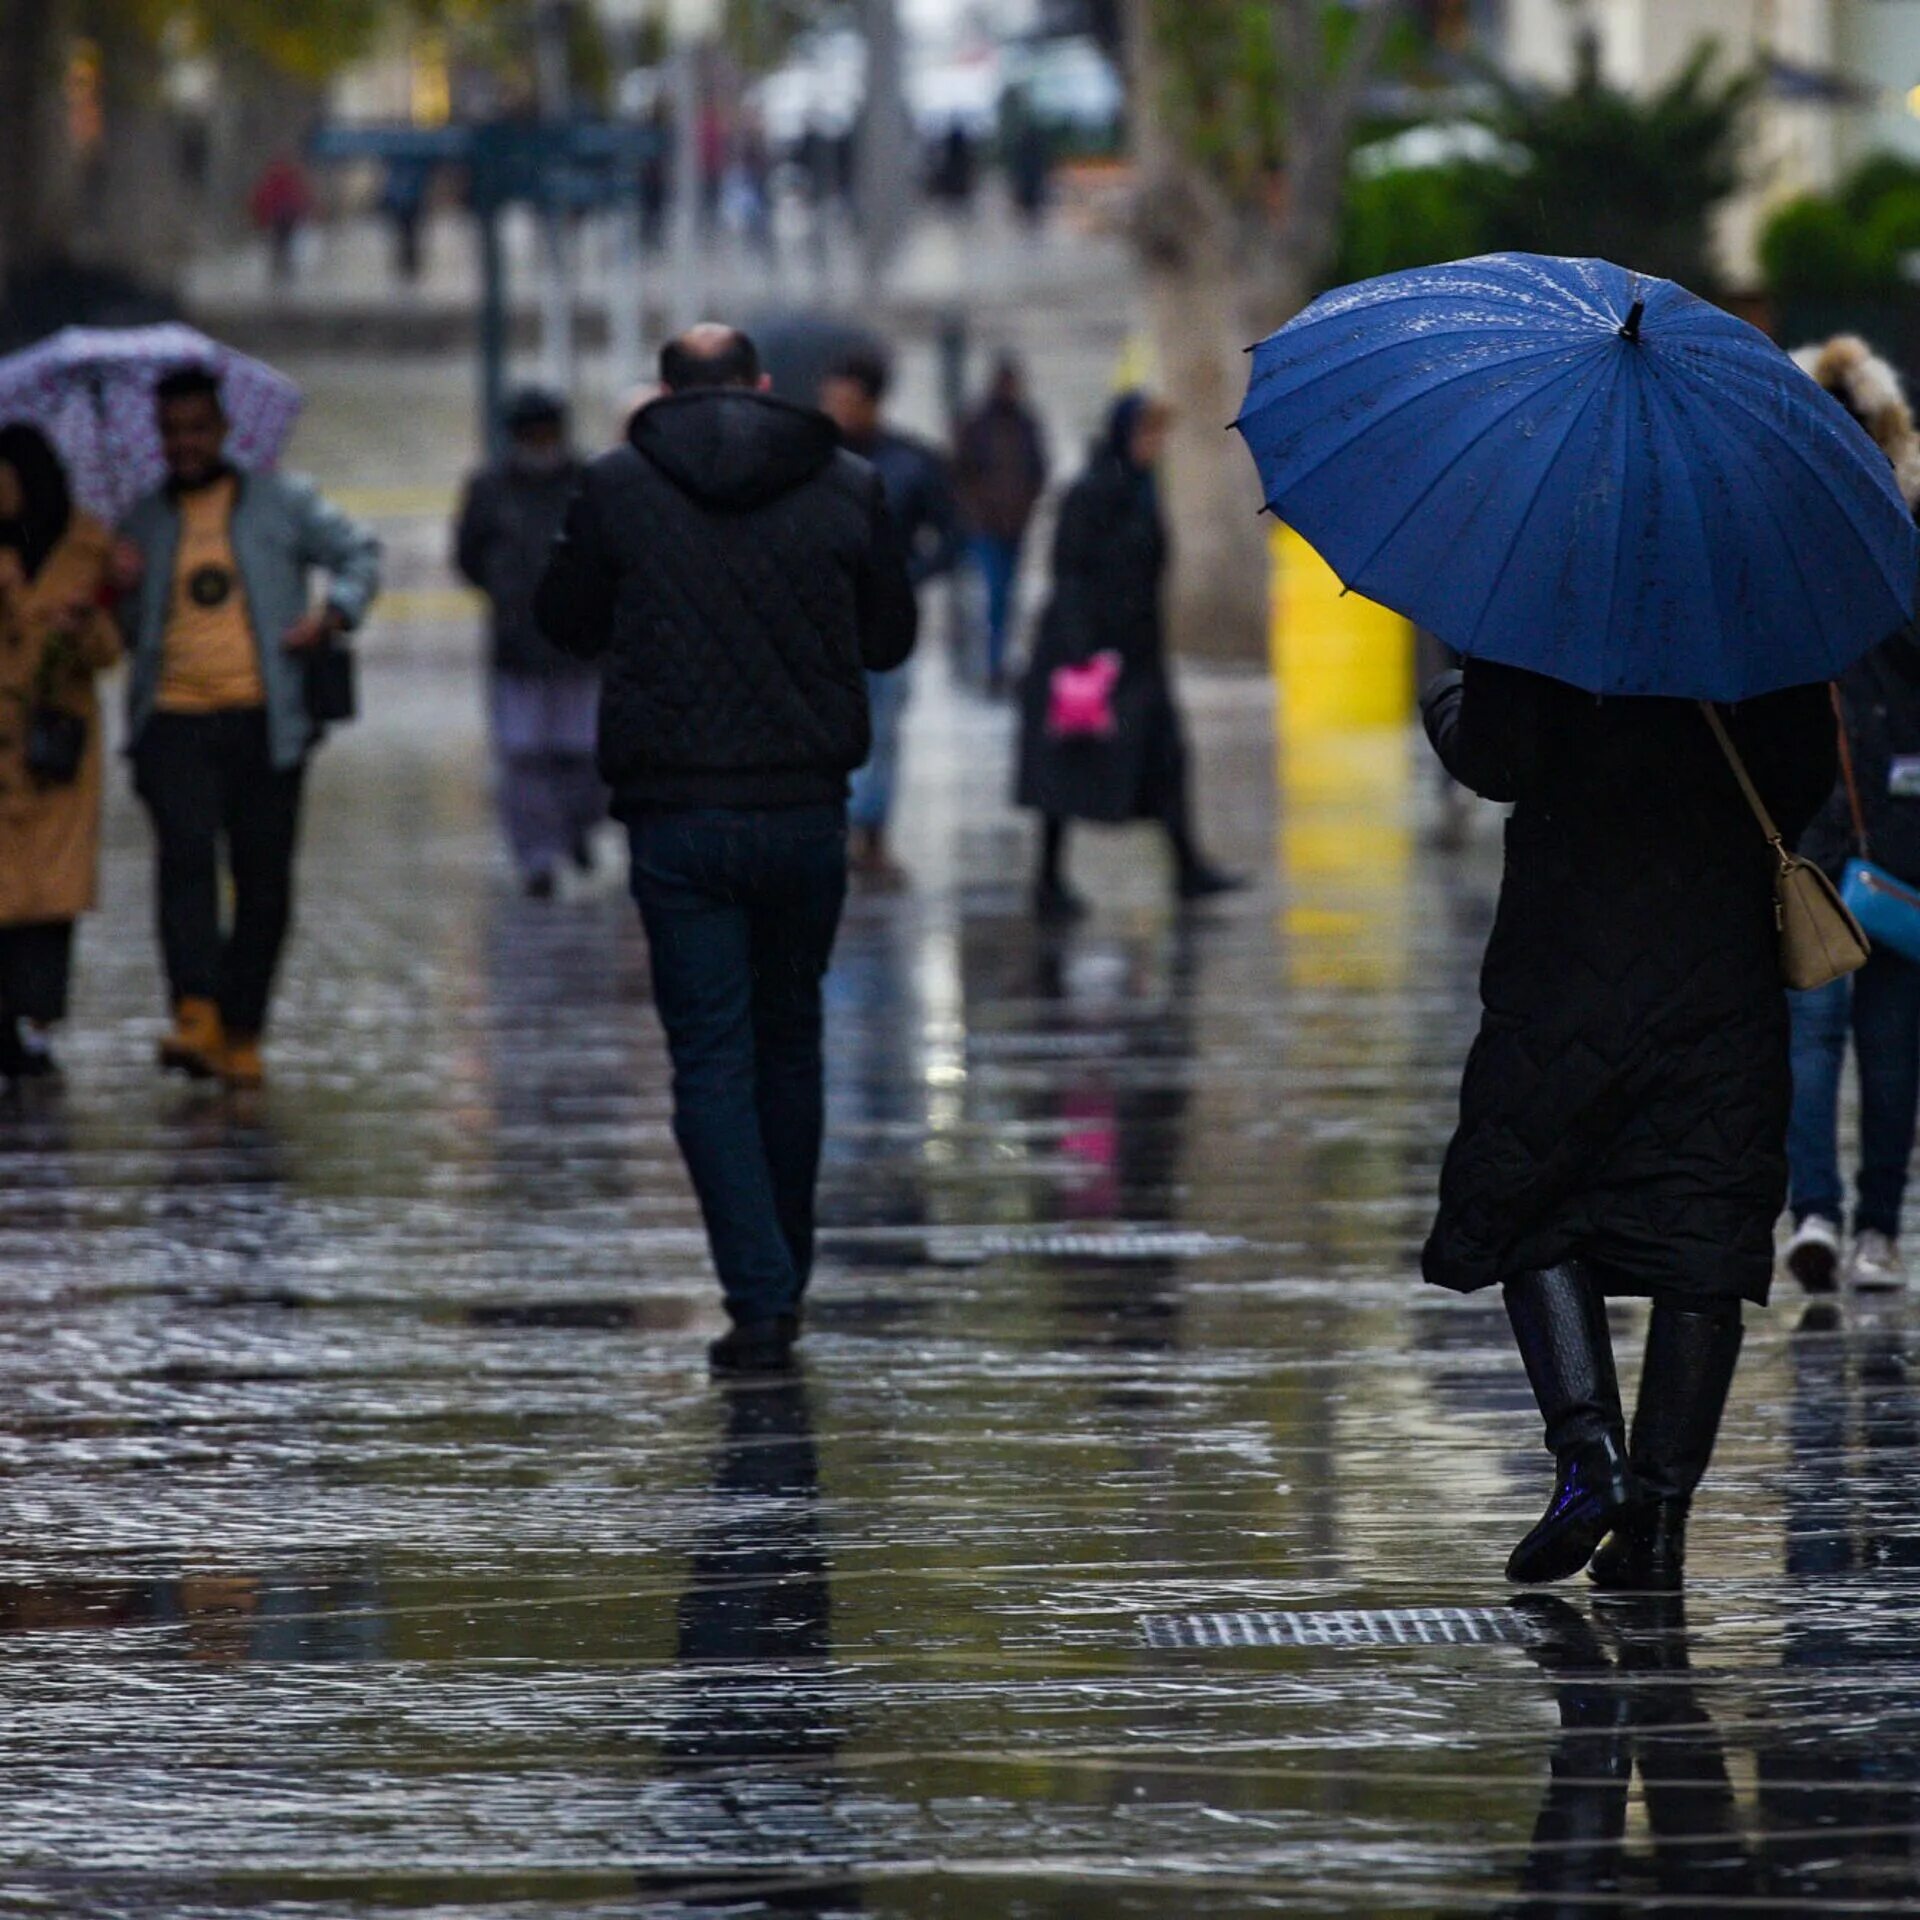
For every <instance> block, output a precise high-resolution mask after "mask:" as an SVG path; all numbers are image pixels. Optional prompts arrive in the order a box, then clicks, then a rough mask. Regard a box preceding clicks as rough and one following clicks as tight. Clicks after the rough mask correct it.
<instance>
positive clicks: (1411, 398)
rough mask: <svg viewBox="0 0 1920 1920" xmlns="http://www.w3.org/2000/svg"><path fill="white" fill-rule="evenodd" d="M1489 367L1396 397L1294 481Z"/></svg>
mask: <svg viewBox="0 0 1920 1920" xmlns="http://www.w3.org/2000/svg"><path fill="white" fill-rule="evenodd" d="M1564 351H1565V349H1564V348H1558V347H1556V348H1552V349H1547V348H1542V349H1541V351H1540V353H1538V354H1536V355H1528V356H1526V357H1528V358H1532V359H1545V358H1547V357H1549V354H1550V353H1560V352H1564ZM1583 351H1586V352H1591V351H1592V346H1591V344H1589V345H1588V346H1587V347H1586V348H1585V349H1583ZM1507 364H1508V365H1510V366H1513V365H1518V364H1519V362H1518V360H1517V359H1516V360H1513V361H1509V362H1508V363H1507ZM1485 371H1486V369H1485V368H1484V367H1462V368H1460V369H1459V370H1458V371H1457V372H1454V373H1449V374H1448V375H1446V377H1445V378H1444V379H1440V380H1436V381H1435V382H1434V383H1433V384H1432V386H1429V387H1422V388H1421V389H1420V391H1419V392H1418V393H1410V394H1407V395H1405V396H1403V397H1402V398H1401V399H1398V400H1396V401H1395V402H1394V403H1393V405H1392V406H1390V407H1388V408H1387V409H1386V410H1385V412H1383V413H1370V414H1368V415H1367V417H1366V419H1365V420H1363V421H1361V422H1360V423H1359V424H1358V425H1357V426H1356V427H1355V428H1354V429H1353V431H1352V432H1351V433H1349V434H1348V435H1347V437H1346V438H1345V439H1344V440H1342V441H1340V442H1339V444H1338V445H1336V446H1331V447H1329V448H1328V449H1327V451H1326V452H1325V453H1324V454H1322V455H1321V456H1320V458H1319V459H1318V460H1316V461H1314V463H1313V464H1312V465H1311V466H1310V467H1303V468H1302V469H1301V470H1300V472H1298V473H1297V474H1295V475H1294V476H1293V481H1292V484H1293V485H1294V486H1296V487H1297V486H1301V485H1303V484H1304V483H1305V482H1306V481H1308V480H1311V479H1312V478H1313V476H1314V475H1315V474H1316V473H1318V472H1319V471H1320V469H1321V468H1322V467H1324V466H1326V465H1328V464H1329V463H1330V462H1332V461H1334V460H1337V459H1339V457H1340V456H1341V455H1342V454H1343V453H1345V452H1346V451H1347V449H1348V448H1349V447H1350V446H1352V444H1353V442H1354V441H1355V440H1356V439H1357V438H1358V437H1359V436H1360V435H1361V434H1363V433H1373V432H1375V431H1377V430H1378V429H1379V428H1380V427H1382V426H1384V425H1385V424H1386V423H1387V422H1388V421H1389V420H1392V419H1395V418H1397V417H1398V416H1399V415H1400V414H1403V413H1405V412H1406V410H1407V409H1408V408H1409V407H1415V406H1418V405H1419V404H1420V403H1421V402H1422V401H1423V400H1431V399H1432V398H1433V396H1434V395H1435V394H1436V393H1439V392H1440V391H1442V389H1444V388H1446V387H1450V386H1452V385H1453V384H1454V383H1455V381H1458V380H1466V379H1469V378H1471V377H1472V376H1473V375H1474V374H1476V373H1484V372H1485ZM1540 391H1541V389H1540V388H1539V387H1536V388H1534V392H1536V393H1538V392H1540ZM1269 504H1272V503H1271V502H1270V503H1269ZM1278 510H1279V509H1278V508H1277V507H1276V508H1275V511H1278ZM1285 517H1286V516H1285V514H1284V513H1283V514H1281V518H1282V519H1285Z"/></svg>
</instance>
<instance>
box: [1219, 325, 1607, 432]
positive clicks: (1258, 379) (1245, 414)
mask: <svg viewBox="0 0 1920 1920" xmlns="http://www.w3.org/2000/svg"><path fill="white" fill-rule="evenodd" d="M1476 332H1477V330H1476V329H1475V328H1473V327H1450V328H1448V329H1446V330H1445V331H1444V332H1443V331H1439V330H1436V331H1435V332H1433V333H1431V334H1428V335H1426V336H1425V338H1426V339H1429V340H1436V341H1438V340H1451V339H1457V338H1459V337H1460V336H1462V335H1472V334H1475V333H1476ZM1599 344H1601V343H1600V342H1599V341H1597V340H1589V339H1586V338H1584V337H1581V338H1574V339H1569V340H1567V341H1565V342H1563V343H1561V344H1559V345H1556V346H1537V347H1530V348H1528V349H1527V351H1526V352H1524V353H1510V354H1506V355H1504V356H1503V357H1501V358H1500V359H1498V360H1485V361H1482V362H1480V363H1479V364H1478V365H1477V366H1472V367H1462V368H1461V369H1460V370H1459V371H1458V372H1457V373H1449V374H1448V375H1447V376H1446V379H1444V380H1441V381H1439V382H1438V383H1437V384H1438V385H1440V386H1445V385H1446V384H1447V383H1448V381H1452V380H1458V379H1463V378H1465V376H1466V375H1468V374H1470V373H1486V372H1489V371H1491V370H1492V369H1493V368H1494V367H1519V366H1524V365H1526V363H1527V362H1528V361H1529V360H1544V359H1548V358H1551V357H1552V356H1553V355H1554V354H1556V353H1571V352H1574V351H1576V350H1578V349H1579V348H1582V347H1594V346H1598V345H1599ZM1407 345H1408V343H1407V342H1406V341H1405V340H1401V339H1395V340H1383V341H1381V342H1380V343H1379V344H1378V345H1377V346H1371V347H1368V348H1367V349H1366V351H1365V352H1364V353H1356V354H1354V355H1353V356H1352V357H1351V358H1350V359H1346V360H1343V361H1341V363H1340V371H1341V372H1342V373H1347V372H1350V371H1351V370H1352V369H1353V368H1355V367H1363V366H1365V365H1366V363H1367V362H1368V361H1369V360H1374V359H1378V358H1379V356H1380V355H1381V354H1383V353H1403V352H1405V351H1406V348H1407ZM1308 358H1309V357H1308V356H1305V355H1303V356H1302V357H1301V358H1300V359H1299V360H1292V361H1289V362H1288V363H1287V364H1286V366H1284V367H1273V368H1269V369H1268V370H1267V371H1266V372H1264V373H1262V372H1260V371H1258V370H1256V371H1255V373H1254V376H1253V388H1258V387H1259V386H1260V385H1261V384H1262V383H1263V382H1265V381H1267V380H1271V379H1275V378H1277V377H1278V376H1279V375H1280V374H1282V373H1291V372H1294V371H1296V370H1297V369H1298V368H1299V367H1300V366H1302V365H1304V364H1306V363H1307V360H1308ZM1316 377H1318V378H1321V379H1325V378H1326V377H1327V376H1326V375H1324V374H1322V375H1318V376H1316ZM1425 391H1427V392H1429V393H1430V392H1432V391H1433V389H1432V388H1431V387H1429V388H1427V389H1425ZM1252 401H1253V391H1252V390H1251V389H1250V390H1249V392H1248V394H1247V399H1246V402H1245V403H1243V404H1242V406H1241V409H1240V417H1239V419H1237V420H1236V421H1235V422H1234V425H1235V426H1239V427H1243V426H1244V425H1245V424H1246V422H1247V421H1248V420H1249V419H1251V418H1252V417H1253V414H1254V412H1255V411H1256V410H1255V408H1254V407H1253V405H1252ZM1275 404H1276V402H1275V401H1274V400H1273V399H1271V398H1269V399H1266V400H1264V401H1263V402H1262V403H1261V408H1260V409H1259V410H1260V411H1264V410H1265V409H1266V408H1267V407H1271V406H1273V405H1275Z"/></svg>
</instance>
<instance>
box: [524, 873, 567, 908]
mask: <svg viewBox="0 0 1920 1920" xmlns="http://www.w3.org/2000/svg"><path fill="white" fill-rule="evenodd" d="M559 891H560V882H559V880H558V878H557V877H556V876H555V875H554V873H553V871H552V870H551V869H550V868H546V867H542V868H541V870H540V871H539V872H538V873H530V874H528V875H527V898H528V899H529V900H551V899H552V898H553V896H554V895H555V894H556V893H558V892H559Z"/></svg>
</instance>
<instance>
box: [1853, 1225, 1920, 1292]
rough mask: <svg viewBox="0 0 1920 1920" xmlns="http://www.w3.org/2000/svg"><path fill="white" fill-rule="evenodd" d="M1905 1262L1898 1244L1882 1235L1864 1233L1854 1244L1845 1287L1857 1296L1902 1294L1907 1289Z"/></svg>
mask: <svg viewBox="0 0 1920 1920" xmlns="http://www.w3.org/2000/svg"><path fill="white" fill-rule="evenodd" d="M1906 1284H1907V1263H1906V1262H1905V1261H1904V1260H1903V1259H1901V1257H1900V1243H1899V1241H1897V1240H1890V1239H1888V1238H1887V1236H1886V1235H1885V1234H1884V1233H1874V1232H1871V1231H1869V1232H1866V1233H1863V1234H1862V1235H1861V1236H1860V1237H1859V1239H1858V1240H1856V1241H1855V1242H1854V1243H1853V1258H1852V1259H1851V1260H1849V1261H1848V1262H1847V1285H1848V1286H1850V1287H1852V1288H1853V1289H1854V1290H1855V1291H1856V1292H1858V1293H1901V1292H1904V1291H1905V1289H1906Z"/></svg>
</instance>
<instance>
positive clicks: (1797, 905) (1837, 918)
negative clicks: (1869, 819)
mask: <svg viewBox="0 0 1920 1920" xmlns="http://www.w3.org/2000/svg"><path fill="white" fill-rule="evenodd" d="M1700 711H1701V712H1702V713H1704V714H1705V715H1706V716H1707V725H1708V726H1710V727H1711V728H1712V729H1713V737H1714V738H1715V739H1716V740H1718V741H1719V742H1720V751H1721V752H1722V753H1724V754H1725V755H1726V756H1727V765H1728V766H1730V767H1731V768H1732V769H1733V777H1734V778H1735V779H1736V780H1737V781H1739V783H1740V791H1741V792H1742V793H1743V794H1745V795H1746V798H1747V805H1748V806H1750V807H1751V808H1752V809H1753V817H1754V818H1755V819H1756V820H1757V821H1759V823H1760V831H1761V832H1762V833H1763V834H1765V835H1766V837H1767V845H1768V846H1770V847H1771V848H1772V849H1773V851H1774V854H1775V856H1776V857H1777V858H1778V860H1779V862H1780V867H1779V871H1778V872H1776V873H1775V874H1774V876H1773V899H1774V908H1773V911H1774V919H1775V923H1776V924H1777V925H1778V927H1779V929H1780V971H1781V973H1782V974H1783V975H1784V976H1785V978H1786V983H1787V985H1788V986H1790V987H1792V988H1794V989H1795V990H1796V991H1797V992H1801V993H1806V992H1809V991H1810V990H1811V989H1813V988H1815V987H1827V986H1831V985H1832V984H1833V982H1834V981H1836V980H1844V979H1845V978H1846V977H1847V975H1848V974H1850V973H1858V972H1859V971H1860V969H1861V968H1862V967H1864V966H1865V965H1866V964H1867V957H1868V955H1869V954H1871V953H1872V951H1873V949H1872V947H1871V946H1870V945H1869V944H1868V942H1867V936H1866V934H1865V933H1864V932H1863V931H1862V930H1861V927H1860V923H1859V921H1857V920H1856V919H1855V918H1854V917H1853V915H1852V914H1851V913H1850V912H1849V911H1848V910H1847V905H1846V902H1845V901H1843V900H1842V899H1841V898H1840V892H1839V889H1838V888H1837V887H1835V886H1834V884H1833V882H1832V881H1831V880H1829V879H1828V878H1827V876H1826V875H1825V874H1824V873H1822V872H1821V871H1820V869H1819V868H1818V867H1816V866H1815V865H1814V864H1813V862H1812V861H1811V860H1802V859H1801V858H1800V856H1799V855H1798V854H1796V853H1789V852H1788V851H1787V847H1786V842H1785V841H1784V840H1782V839H1781V837H1780V829H1779V828H1778V827H1776V826H1775V825H1774V824H1773V816H1772V814H1770V813H1769V812H1768V811H1767V803H1766V802H1765V801H1764V800H1762V799H1761V798H1760V789H1759V788H1758V787H1756V786H1755V785H1754V784H1753V778H1752V776H1751V775H1750V774H1749V773H1748V772H1747V765H1746V762H1745V761H1744V760H1742V759H1741V758H1740V751H1739V749H1738V748H1737V747H1736V746H1735V745H1734V744H1733V739H1732V736H1731V735H1730V734H1729V733H1728V732H1727V726H1726V722H1725V721H1724V720H1722V719H1721V718H1720V711H1719V709H1718V708H1717V707H1715V706H1713V705H1712V704H1711V703H1709V702H1707V701H1702V702H1701V704H1700Z"/></svg>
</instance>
